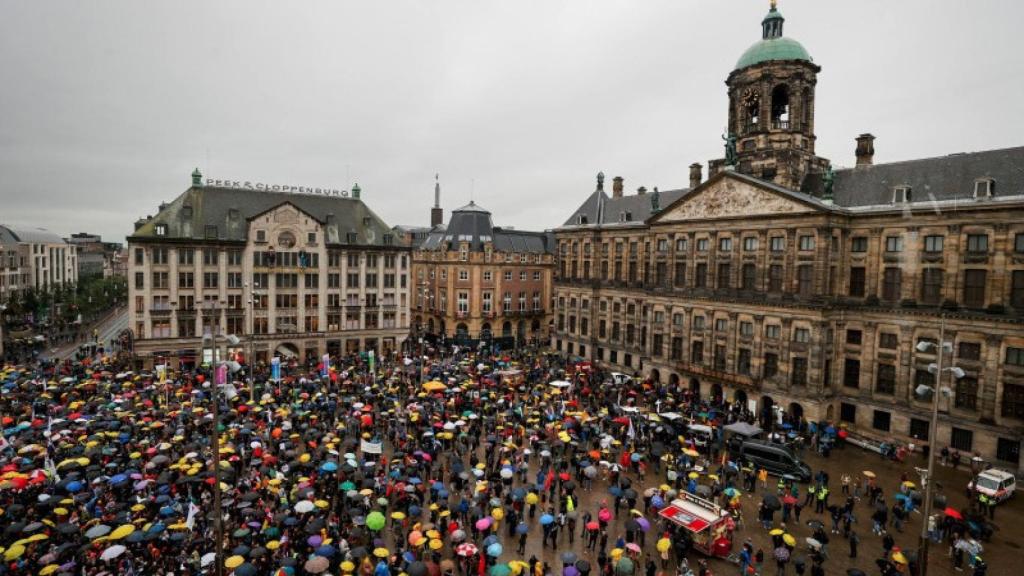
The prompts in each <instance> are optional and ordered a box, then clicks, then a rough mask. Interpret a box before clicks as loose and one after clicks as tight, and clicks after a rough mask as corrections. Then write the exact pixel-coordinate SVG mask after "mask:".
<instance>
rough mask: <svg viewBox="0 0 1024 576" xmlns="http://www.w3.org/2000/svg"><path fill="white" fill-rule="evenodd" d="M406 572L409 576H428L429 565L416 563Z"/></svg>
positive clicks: (410, 565)
mask: <svg viewBox="0 0 1024 576" xmlns="http://www.w3.org/2000/svg"><path fill="white" fill-rule="evenodd" d="M406 572H407V573H408V574H409V576H427V565H426V564H424V563H423V562H420V561H416V562H413V563H411V564H409V568H408V569H407V570H406Z"/></svg>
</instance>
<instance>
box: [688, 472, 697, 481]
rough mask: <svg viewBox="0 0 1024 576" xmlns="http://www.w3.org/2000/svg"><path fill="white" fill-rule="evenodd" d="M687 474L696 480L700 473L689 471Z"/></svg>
mask: <svg viewBox="0 0 1024 576" xmlns="http://www.w3.org/2000/svg"><path fill="white" fill-rule="evenodd" d="M688 476H689V477H690V478H691V479H693V480H696V479H697V478H700V474H697V473H696V472H690V473H689V474H688Z"/></svg>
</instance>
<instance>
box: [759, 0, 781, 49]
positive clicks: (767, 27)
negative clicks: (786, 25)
mask: <svg viewBox="0 0 1024 576" xmlns="http://www.w3.org/2000/svg"><path fill="white" fill-rule="evenodd" d="M771 1H772V4H771V9H769V10H768V15H767V16H765V17H764V20H762V21H761V30H762V32H761V37H762V38H764V39H765V40H770V39H772V38H781V37H782V23H783V22H785V21H786V19H785V18H783V17H782V12H779V10H778V8H777V7H776V5H775V0H771Z"/></svg>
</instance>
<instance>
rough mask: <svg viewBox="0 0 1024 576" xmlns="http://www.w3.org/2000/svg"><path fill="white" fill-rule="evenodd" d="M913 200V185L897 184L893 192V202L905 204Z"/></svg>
mask: <svg viewBox="0 0 1024 576" xmlns="http://www.w3.org/2000/svg"><path fill="white" fill-rule="evenodd" d="M910 200H911V187H910V186H908V185H902V186H897V187H896V188H894V189H893V192H892V203H893V204H904V203H907V202H910Z"/></svg>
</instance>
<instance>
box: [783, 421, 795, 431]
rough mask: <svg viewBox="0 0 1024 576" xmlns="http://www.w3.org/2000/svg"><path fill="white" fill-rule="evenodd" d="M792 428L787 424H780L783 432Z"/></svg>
mask: <svg viewBox="0 0 1024 576" xmlns="http://www.w3.org/2000/svg"><path fill="white" fill-rule="evenodd" d="M792 427H793V425H792V424H790V423H789V422H783V423H782V429H783V430H789V429H790V428H792Z"/></svg>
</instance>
